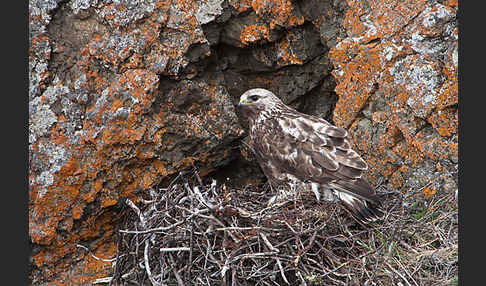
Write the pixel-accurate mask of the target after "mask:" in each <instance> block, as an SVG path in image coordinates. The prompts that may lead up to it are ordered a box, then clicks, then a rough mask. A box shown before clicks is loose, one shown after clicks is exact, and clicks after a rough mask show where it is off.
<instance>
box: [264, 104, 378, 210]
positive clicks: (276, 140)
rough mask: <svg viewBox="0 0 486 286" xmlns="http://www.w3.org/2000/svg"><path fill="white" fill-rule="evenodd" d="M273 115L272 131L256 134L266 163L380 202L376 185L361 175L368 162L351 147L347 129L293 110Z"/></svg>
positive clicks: (368, 199)
mask: <svg viewBox="0 0 486 286" xmlns="http://www.w3.org/2000/svg"><path fill="white" fill-rule="evenodd" d="M274 119H275V120H273V121H272V122H273V123H272V124H273V125H274V126H266V128H270V129H272V130H273V132H267V133H270V134H267V133H265V135H264V134H262V136H258V138H255V140H256V141H257V142H256V143H257V144H256V145H257V146H258V148H261V150H260V151H261V154H264V155H263V156H261V157H263V158H262V159H261V160H264V161H265V160H266V161H267V162H263V164H267V165H269V167H271V166H270V165H272V164H273V165H278V169H280V170H284V171H285V172H287V173H288V174H292V175H294V176H295V177H297V178H298V179H299V180H302V181H308V180H310V181H314V182H318V183H321V184H332V185H334V186H335V187H336V188H339V189H340V191H344V192H348V193H350V194H353V195H355V196H358V197H361V198H362V199H365V200H367V201H370V202H373V203H378V199H377V198H376V196H375V195H374V193H373V188H372V187H371V186H370V185H369V184H368V183H366V182H365V181H364V180H363V179H361V174H362V172H363V171H364V170H366V169H367V168H368V165H367V164H366V162H365V161H364V160H363V159H362V158H361V157H360V156H359V155H358V153H356V152H355V151H354V150H352V149H351V148H350V144H349V141H348V139H347V135H348V134H347V131H346V130H345V129H343V128H339V127H336V126H333V125H331V124H329V123H328V122H327V121H325V120H323V119H320V118H317V117H313V116H309V115H306V114H301V113H294V112H292V113H290V112H288V113H283V114H282V115H281V116H276V117H275V118H274ZM274 169H276V168H274ZM267 172H268V170H267ZM274 175H278V174H274ZM332 185H331V186H332Z"/></svg>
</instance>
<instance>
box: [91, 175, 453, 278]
mask: <svg viewBox="0 0 486 286" xmlns="http://www.w3.org/2000/svg"><path fill="white" fill-rule="evenodd" d="M377 193H378V195H380V196H381V197H382V198H384V199H385V203H384V206H385V213H386V214H385V218H384V219H383V221H381V222H377V223H374V224H373V225H368V226H363V225H360V224H358V223H357V222H356V221H355V220H353V219H352V218H351V217H350V216H349V215H348V214H347V213H346V211H345V210H344V208H342V207H340V206H339V205H338V204H331V203H326V202H318V201H316V199H315V197H314V194H313V193H312V192H309V193H307V192H304V193H301V194H299V195H298V197H296V198H293V199H292V200H288V201H284V202H279V203H278V204H274V205H271V206H269V205H267V202H268V201H269V199H270V198H271V197H272V195H274V194H273V193H272V191H271V190H270V189H269V188H268V187H266V186H247V187H245V188H244V189H242V190H240V189H232V188H229V187H226V186H225V185H224V184H219V183H217V182H216V181H214V180H213V181H212V182H208V183H207V184H204V183H203V182H202V180H201V179H200V177H199V175H198V173H197V172H196V171H193V172H186V173H180V174H179V176H177V178H176V179H175V180H174V181H173V182H172V183H171V184H170V185H169V186H168V187H167V188H162V189H158V190H157V191H156V190H153V189H152V190H150V191H149V194H148V195H147V197H146V198H145V199H141V200H140V202H139V203H138V206H137V205H136V204H135V203H133V202H132V201H130V200H127V209H126V211H125V215H124V217H122V219H121V220H120V221H121V225H120V226H119V228H120V230H119V233H118V253H117V255H116V259H115V262H114V263H113V276H112V277H107V278H102V279H99V280H98V282H99V283H109V285H400V284H401V285H454V284H450V283H453V282H455V283H457V228H458V227H457V205H456V202H455V198H454V196H453V195H447V196H443V197H441V198H437V199H429V200H425V199H424V200H422V201H413V200H412V198H414V197H417V196H415V195H414V194H413V193H412V194H410V196H409V197H404V196H403V195H401V194H400V193H399V192H397V191H388V190H384V188H381V187H380V188H377ZM412 202H413V204H412ZM446 207H447V208H446ZM95 283H96V281H95Z"/></svg>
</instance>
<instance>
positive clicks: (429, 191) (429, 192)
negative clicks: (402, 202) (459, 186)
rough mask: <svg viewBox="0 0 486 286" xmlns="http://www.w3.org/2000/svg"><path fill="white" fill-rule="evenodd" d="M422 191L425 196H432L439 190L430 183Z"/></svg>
mask: <svg viewBox="0 0 486 286" xmlns="http://www.w3.org/2000/svg"><path fill="white" fill-rule="evenodd" d="M422 192H423V193H424V195H425V196H427V197H432V196H433V195H435V194H436V193H437V190H436V189H435V188H434V187H432V185H429V186H427V187H425V189H424V190H423V191H422Z"/></svg>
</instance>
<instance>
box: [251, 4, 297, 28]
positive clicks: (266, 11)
mask: <svg viewBox="0 0 486 286" xmlns="http://www.w3.org/2000/svg"><path fill="white" fill-rule="evenodd" d="M252 7H253V10H254V11H255V12H256V14H257V15H259V16H268V17H269V19H270V23H269V24H270V29H272V30H273V29H274V28H275V27H276V26H277V25H278V26H282V27H293V26H296V25H302V24H303V23H304V17H303V16H302V15H296V14H295V13H296V11H295V9H294V7H293V5H292V2H290V1H289V0H253V2H252Z"/></svg>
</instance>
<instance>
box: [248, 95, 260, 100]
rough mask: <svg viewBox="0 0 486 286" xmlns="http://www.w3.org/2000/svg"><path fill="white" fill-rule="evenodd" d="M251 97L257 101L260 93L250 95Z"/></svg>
mask: <svg viewBox="0 0 486 286" xmlns="http://www.w3.org/2000/svg"><path fill="white" fill-rule="evenodd" d="M249 98H250V100H251V101H257V100H258V95H256V94H254V95H250V96H249Z"/></svg>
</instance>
